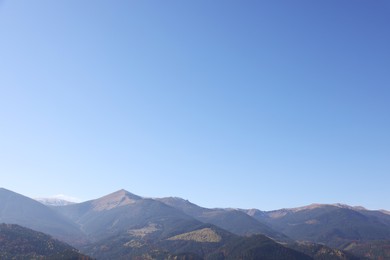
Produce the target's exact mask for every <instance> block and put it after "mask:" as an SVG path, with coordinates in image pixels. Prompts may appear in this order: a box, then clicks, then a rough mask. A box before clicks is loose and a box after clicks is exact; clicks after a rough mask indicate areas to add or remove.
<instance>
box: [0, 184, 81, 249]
mask: <svg viewBox="0 0 390 260" xmlns="http://www.w3.org/2000/svg"><path fill="white" fill-rule="evenodd" d="M0 223H8V224H18V225H21V226H24V227H27V228H31V229H33V230H37V231H40V232H43V233H46V234H49V235H51V236H53V237H55V238H57V239H60V240H63V241H66V242H82V241H84V235H83V233H82V232H81V231H80V230H79V228H78V227H77V225H75V224H74V223H73V222H72V221H69V220H68V219H66V218H65V217H64V216H62V215H60V214H58V213H57V212H55V211H54V210H52V209H50V208H49V207H47V206H45V205H43V204H41V203H39V202H37V201H35V200H33V199H30V198H28V197H25V196H23V195H20V194H18V193H15V192H12V191H9V190H6V189H4V188H0Z"/></svg>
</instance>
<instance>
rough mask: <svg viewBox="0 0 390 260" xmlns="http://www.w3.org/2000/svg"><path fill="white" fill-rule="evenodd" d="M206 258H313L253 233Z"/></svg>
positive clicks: (280, 259) (231, 242)
mask: <svg viewBox="0 0 390 260" xmlns="http://www.w3.org/2000/svg"><path fill="white" fill-rule="evenodd" d="M208 259H216V260H217V259H218V260H228V259H229V260H230V259H232V260H234V259H246V260H256V259H268V260H284V259H291V260H293V259H297V260H306V259H307V260H309V259H313V258H312V257H310V256H308V255H306V254H304V253H302V252H299V251H296V250H293V249H290V248H287V247H284V246H282V245H281V244H279V243H276V242H275V241H273V240H271V239H269V238H268V237H266V236H263V235H253V236H250V237H240V238H238V239H235V240H233V241H230V242H228V243H226V244H225V245H224V246H223V247H222V248H220V249H219V250H218V252H216V253H214V254H212V255H210V256H209V257H208Z"/></svg>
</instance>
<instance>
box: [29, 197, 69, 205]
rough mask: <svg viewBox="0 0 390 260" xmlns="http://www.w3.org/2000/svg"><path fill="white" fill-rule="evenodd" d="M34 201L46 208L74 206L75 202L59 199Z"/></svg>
mask: <svg viewBox="0 0 390 260" xmlns="http://www.w3.org/2000/svg"><path fill="white" fill-rule="evenodd" d="M35 200H36V201H38V202H40V203H42V204H43V205H46V206H53V207H56V206H66V205H72V204H75V202H71V201H67V200H64V199H59V198H35Z"/></svg>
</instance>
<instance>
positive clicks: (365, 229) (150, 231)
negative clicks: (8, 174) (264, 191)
mask: <svg viewBox="0 0 390 260" xmlns="http://www.w3.org/2000/svg"><path fill="white" fill-rule="evenodd" d="M1 222H5V223H10V224H19V225H24V226H26V227H28V228H31V229H35V230H38V231H40V232H44V233H47V234H49V235H52V236H53V237H55V238H57V239H61V240H63V241H67V242H69V243H70V244H71V245H73V246H75V247H76V248H78V249H79V250H81V251H82V252H85V253H86V254H88V255H90V256H92V257H96V258H99V259H221V260H223V259H321V260H327V259H329V260H333V259H337V260H352V259H356V258H355V257H354V256H353V255H352V254H356V255H357V256H359V257H361V258H362V259H363V258H364V259H366V258H368V259H380V258H381V257H385V256H388V255H390V252H389V251H390V250H389V249H388V248H390V215H389V214H388V213H387V212H384V211H370V210H366V209H364V208H362V207H351V206H347V205H342V204H334V205H321V204H313V205H309V206H306V207H300V208H294V209H281V210H275V211H268V212H267V211H261V210H256V209H251V210H243V209H241V210H240V209H207V208H203V207H200V206H198V205H195V204H193V203H191V202H189V201H186V200H183V199H180V198H172V197H170V198H161V199H151V198H144V197H140V196H137V195H135V194H132V193H130V192H128V191H126V190H119V191H117V192H114V193H111V194H108V195H106V196H103V197H101V198H98V199H95V200H90V201H86V202H82V203H76V204H70V205H63V206H55V207H54V206H50V207H49V206H45V205H43V204H42V203H39V202H37V201H35V200H32V199H30V198H27V197H25V196H23V195H20V194H17V193H14V192H12V191H9V190H6V189H0V223H1ZM26 234H27V233H26ZM287 236H288V237H291V238H292V239H294V240H292V239H290V238H288V237H287ZM271 238H272V239H271ZM274 239H275V240H274ZM277 241H279V242H277ZM343 250H347V251H348V252H345V251H343ZM351 253H352V254H351Z"/></svg>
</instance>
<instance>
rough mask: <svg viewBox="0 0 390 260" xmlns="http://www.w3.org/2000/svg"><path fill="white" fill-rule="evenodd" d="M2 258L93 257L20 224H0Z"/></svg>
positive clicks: (84, 258)
mask: <svg viewBox="0 0 390 260" xmlns="http://www.w3.org/2000/svg"><path fill="white" fill-rule="evenodd" d="M0 241H1V243H0V259H53V260H54V259H82V260H88V259H91V258H90V257H88V256H86V255H82V254H81V253H79V251H78V250H77V249H75V248H73V247H71V246H70V245H68V244H65V243H63V242H60V241H58V240H56V239H53V238H52V237H50V236H48V235H46V234H44V233H41V232H37V231H34V230H31V229H28V228H24V227H21V226H19V225H12V224H0Z"/></svg>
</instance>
